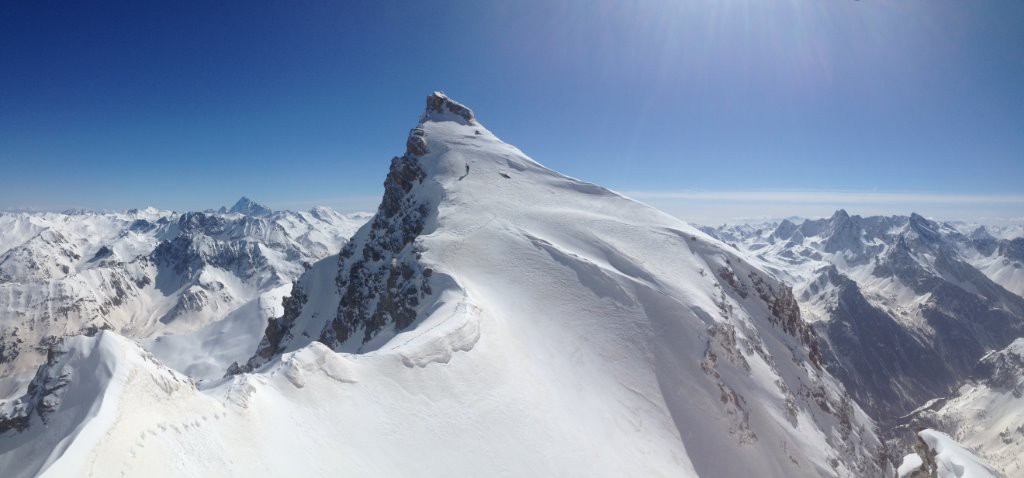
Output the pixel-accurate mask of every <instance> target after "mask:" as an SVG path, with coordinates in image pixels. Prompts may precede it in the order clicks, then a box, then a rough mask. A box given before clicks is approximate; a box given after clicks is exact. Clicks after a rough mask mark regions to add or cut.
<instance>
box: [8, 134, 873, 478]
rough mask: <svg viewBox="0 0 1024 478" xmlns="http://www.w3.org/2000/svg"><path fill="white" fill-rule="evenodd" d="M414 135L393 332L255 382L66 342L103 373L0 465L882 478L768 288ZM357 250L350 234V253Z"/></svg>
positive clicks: (487, 147)
mask: <svg viewBox="0 0 1024 478" xmlns="http://www.w3.org/2000/svg"><path fill="white" fill-rule="evenodd" d="M422 127H423V128H424V130H425V136H426V139H427V146H428V150H429V154H427V155H425V156H423V157H422V158H420V159H419V161H421V164H422V166H423V168H424V169H425V170H426V172H427V177H426V179H425V181H424V182H423V183H421V184H418V185H416V186H414V189H415V191H414V194H417V195H419V197H420V198H424V199H429V200H430V202H431V204H433V206H434V207H436V216H432V217H433V218H434V219H433V220H432V221H431V223H429V224H427V225H426V228H425V230H424V232H423V235H422V236H421V237H420V238H419V239H418V240H417V244H418V245H419V246H420V247H421V248H422V250H423V253H422V258H421V261H422V263H423V264H425V265H427V266H429V267H431V268H432V269H433V271H434V274H433V279H432V281H433V284H434V285H435V286H436V288H435V291H434V294H433V295H432V296H431V302H430V303H429V304H427V305H426V306H425V308H424V309H423V312H422V313H421V316H420V317H419V318H418V320H417V322H416V323H415V326H414V327H413V328H412V329H411V330H408V331H405V332H402V333H399V334H397V335H395V336H393V337H392V338H391V339H390V340H388V341H387V342H386V343H383V344H381V346H380V347H377V348H376V349H375V350H373V351H371V352H368V353H363V354H350V353H337V352H334V351H332V350H330V349H328V348H327V347H326V346H324V345H322V344H320V343H318V342H314V341H313V340H314V339H315V338H316V336H315V335H313V336H311V337H308V338H307V340H306V341H305V342H306V343H308V345H305V346H303V347H301V348H297V349H295V350H291V351H288V352H287V353H285V354H283V355H282V356H280V357H279V358H277V359H275V360H273V361H271V362H270V363H269V364H267V365H266V366H265V367H262V368H261V369H259V370H257V371H256V372H254V373H250V374H243V375H238V376H233V377H230V378H226V379H223V380H221V381H219V382H216V383H206V384H204V385H202V386H201V387H196V386H195V385H194V383H193V381H192V380H185V379H184V378H183V377H184V376H183V375H181V374H180V373H178V372H172V371H171V370H170V369H167V368H164V367H162V366H161V365H160V363H159V362H158V361H156V360H155V359H152V358H150V357H149V356H148V355H147V354H146V353H144V352H142V351H141V349H139V348H138V347H137V346H136V345H135V344H134V343H132V342H131V341H130V340H127V339H124V338H122V337H119V336H117V335H116V334H114V333H110V332H104V333H101V334H100V335H99V336H97V337H96V338H79V339H75V340H74V341H72V342H71V343H69V344H68V345H67V347H68V348H69V349H70V350H73V351H74V350H79V349H83V348H84V349H90V348H93V349H95V348H100V349H101V350H102V351H103V353H104V355H103V357H104V359H103V360H104V363H109V364H110V365H109V367H110V368H111V369H112V370H114V372H113V373H112V377H113V378H111V379H109V380H90V381H89V382H87V383H84V382H82V381H73V383H72V385H71V386H70V387H69V389H68V391H67V393H66V394H65V397H66V398H65V400H64V401H63V402H62V403H61V405H60V407H59V409H58V410H57V411H56V412H55V413H54V414H53V415H52V417H65V416H67V417H73V418H67V419H64V418H61V419H60V420H61V423H66V424H65V425H60V426H58V425H54V424H53V423H54V422H56V421H57V418H53V420H54V421H53V422H51V424H50V425H48V426H46V427H43V426H42V424H41V423H39V422H38V420H35V421H34V422H33V424H32V426H31V427H30V428H29V429H28V431H27V432H25V433H24V434H21V435H19V434H12V433H8V434H6V435H4V436H3V438H2V442H0V443H2V447H3V448H2V450H0V468H2V469H4V470H5V471H6V473H8V474H9V475H10V476H15V477H19V476H31V475H32V473H33V472H34V471H35V470H37V469H40V467H45V473H44V476H87V475H89V474H90V473H93V474H96V475H97V476H99V475H103V476H145V477H155V476H339V475H354V476H614V477H620V476H642V477H648V476H672V477H678V476H709V477H710V476H722V477H731V476H765V477H799V476H807V477H817V476H850V477H853V476H857V477H859V476H881V473H883V471H882V470H881V469H879V468H878V464H877V463H876V458H877V452H878V449H877V447H878V444H879V442H878V439H877V437H875V435H874V432H873V430H874V426H873V423H872V422H871V421H870V420H869V419H868V418H867V417H866V415H864V413H863V412H862V411H861V410H860V409H859V408H858V407H857V406H856V405H855V404H852V403H851V402H850V401H849V399H848V398H847V397H845V396H844V393H843V391H842V389H841V387H840V386H839V385H838V383H837V382H836V381H835V380H834V379H833V378H832V377H831V376H829V375H827V374H826V373H825V372H823V371H822V370H820V369H818V368H817V367H816V366H815V365H814V364H813V363H812V362H811V360H809V359H808V355H807V349H806V347H805V346H804V345H803V344H802V343H801V341H800V340H799V339H798V338H795V337H794V336H792V335H790V334H788V333H787V332H786V331H784V330H783V329H782V326H781V325H779V324H778V323H776V322H773V317H774V315H773V312H772V311H771V310H769V306H768V304H767V303H766V301H765V299H764V298H762V297H761V295H760V293H759V292H758V290H757V289H756V288H755V287H761V288H768V289H770V294H769V295H770V296H771V297H772V300H774V298H776V297H783V296H784V292H783V291H784V287H783V286H782V285H781V283H779V282H778V281H776V280H775V279H773V278H771V277H769V276H768V275H766V274H765V273H763V272H761V271H760V270H759V269H758V268H757V267H755V266H752V265H750V264H749V263H747V262H745V261H744V260H743V259H741V258H740V257H739V256H738V255H737V254H735V253H733V252H730V251H729V250H728V247H727V246H725V245H724V244H722V243H721V242H719V241H717V240H715V239H712V238H710V237H708V236H706V235H705V234H703V233H701V232H700V231H698V230H696V229H695V228H693V227H691V226H689V225H687V224H685V223H682V222H680V221H678V220H677V219H674V218H672V217H670V216H668V215H666V214H662V213H660V212H658V211H656V210H653V209H651V208H649V207H647V206H644V205H641V204H639V203H636V202H633V201H631V200H629V199H626V198H624V197H622V196H620V195H618V194H616V193H614V192H611V191H608V190H606V189H603V188H601V187H598V186H595V185H592V184H588V183H584V182H581V181H577V180H574V179H571V178H567V177H564V176H562V175H559V174H557V173H554V172H552V171H550V170H547V169H545V168H543V167H542V166H540V165H538V164H537V163H535V162H533V161H532V160H531V159H529V158H527V157H526V156H525V155H523V153H521V152H520V151H519V150H517V149H516V148H514V147H512V146H510V145H507V144H505V143H503V142H501V141H500V140H499V139H498V138H496V137H495V136H494V135H492V134H491V133H490V132H489V131H487V130H486V129H484V128H483V127H482V126H480V125H478V124H476V123H475V122H474V123H467V122H464V121H459V120H458V119H456V118H453V117H450V116H447V115H439V116H435V117H428V118H427V121H426V122H425V123H424V124H423V125H422ZM365 237H366V228H365V227H364V229H363V230H362V231H360V232H359V233H357V234H356V235H355V236H354V238H353V241H359V240H364V239H365ZM332 264H333V265H334V266H335V267H336V264H337V262H333V259H331V258H328V259H325V260H323V261H321V262H319V263H317V264H315V265H314V266H313V268H312V269H311V270H310V271H309V272H308V273H307V275H306V277H305V278H304V279H303V283H305V284H311V283H316V284H319V287H320V288H321V289H320V290H319V291H312V290H309V289H307V290H306V292H307V294H309V296H310V298H309V302H308V303H307V305H306V310H311V311H315V312H316V313H315V314H313V313H310V314H309V316H307V317H304V320H306V321H307V322H308V323H306V324H304V325H308V326H309V329H308V330H311V331H318V330H319V329H318V327H317V326H318V325H319V326H322V325H323V324H324V323H326V321H329V320H330V319H331V316H330V314H332V313H333V312H334V311H336V308H337V297H336V294H337V292H336V288H335V286H334V277H333V276H332V273H331V271H332V269H331V268H332ZM335 270H336V269H335ZM730 274H731V276H732V279H731V280H728V281H727V280H726V279H725V277H728V276H729V275H730ZM314 279H315V280H314ZM730 281H731V282H732V283H731V284H730ZM755 283H757V284H760V285H759V286H755ZM772 294H775V295H772ZM255 307H260V308H262V307H263V305H256V306H255ZM314 322H316V323H314ZM302 325H303V324H300V328H299V329H296V330H303V329H302V328H301V327H302ZM232 327H234V326H232ZM238 327H242V328H245V327H248V326H246V325H244V324H239V325H238ZM203 330H205V332H197V333H198V334H199V338H198V339H197V341H196V342H194V343H206V341H207V340H208V338H209V337H221V338H220V339H217V340H214V342H213V343H216V342H218V341H219V340H225V342H224V345H225V346H229V345H228V342H227V341H226V338H225V337H226V335H225V334H224V333H222V332H223V330H214V329H203ZM225 330H230V329H225ZM97 344H98V345H97ZM150 346H151V347H152V345H150ZM154 350H157V351H158V353H159V348H156V349H154ZM182 350H183V352H182V353H190V352H189V351H190V350H192V349H191V348H190V347H183V348H182ZM76 354H77V352H72V353H71V354H69V356H71V357H77V355H76ZM67 360H68V366H69V367H70V368H71V369H72V370H76V369H77V368H79V367H86V366H90V365H88V364H85V363H84V362H82V361H81V359H75V358H69V359H67ZM169 362H173V359H171V360H169ZM203 374H204V375H205V374H206V372H205V371H204V372H203ZM72 398H73V399H72ZM58 444H60V446H59V447H58ZM54 449H57V450H62V451H63V453H60V452H56V453H52V454H50V453H49V450H54ZM886 472H887V473H891V472H892V470H891V469H890V470H887V471H886Z"/></svg>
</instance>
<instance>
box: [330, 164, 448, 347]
mask: <svg viewBox="0 0 1024 478" xmlns="http://www.w3.org/2000/svg"><path fill="white" fill-rule="evenodd" d="M425 177H426V173H425V172H424V171H423V168H422V167H420V164H419V162H417V161H416V160H415V159H414V158H412V157H410V156H409V155H406V156H402V157H400V158H395V159H393V160H392V161H391V170H390V171H389V173H388V177H387V179H386V180H385V181H384V199H383V200H382V201H381V205H380V207H379V208H378V211H377V214H376V215H375V216H374V218H373V219H372V220H371V221H370V224H369V225H368V226H366V227H368V228H369V231H368V235H367V237H366V240H365V241H364V242H362V243H360V244H357V243H355V242H350V243H349V244H346V246H345V248H344V249H343V250H342V252H341V254H340V256H339V275H338V278H337V284H338V290H339V293H340V296H341V301H340V303H339V306H338V315H337V317H335V318H334V320H332V321H331V322H330V323H329V324H328V325H327V326H326V327H325V328H324V330H323V332H322V333H321V335H320V339H319V340H320V341H321V342H324V343H325V344H327V345H328V346H331V347H334V348H336V347H338V346H340V345H341V344H342V343H344V342H345V341H346V340H348V338H349V337H351V335H352V334H353V333H355V332H356V331H357V330H360V329H362V331H363V337H362V342H363V343H365V342H367V341H369V340H370V339H371V338H372V337H373V336H374V335H376V334H377V333H378V332H380V331H381V330H382V329H383V328H384V327H385V326H387V325H390V324H394V326H395V329H396V330H399V331H400V330H403V329H405V328H406V327H408V326H409V325H411V324H412V322H413V321H414V320H415V319H416V314H417V311H418V308H419V305H420V302H421V300H422V299H423V298H424V297H425V296H427V295H429V294H430V293H431V289H430V286H429V284H427V279H426V277H427V274H424V273H423V271H422V267H421V266H420V264H419V263H418V262H417V260H416V254H415V251H413V242H414V240H415V239H416V237H417V236H418V235H419V234H420V233H421V232H422V230H423V224H424V221H425V220H426V217H427V215H428V214H429V213H430V208H429V207H428V206H427V204H426V203H425V202H423V201H422V200H420V199H419V198H418V197H417V195H416V194H415V193H414V189H413V188H414V186H415V185H417V184H420V183H422V182H423V180H424V178H425ZM357 249H361V250H360V251H359V252H360V254H358V255H357V254H356V250H357Z"/></svg>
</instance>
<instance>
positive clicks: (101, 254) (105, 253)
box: [89, 246, 114, 262]
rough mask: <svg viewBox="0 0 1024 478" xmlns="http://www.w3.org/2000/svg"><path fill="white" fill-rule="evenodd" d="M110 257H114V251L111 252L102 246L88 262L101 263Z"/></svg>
mask: <svg viewBox="0 0 1024 478" xmlns="http://www.w3.org/2000/svg"><path fill="white" fill-rule="evenodd" d="M112 255H114V251H112V250H111V249H110V248H109V247H107V246H102V247H100V249H99V250H98V251H96V254H95V255H94V256H92V259H89V262H96V261H101V260H103V259H106V258H108V257H110V256H112Z"/></svg>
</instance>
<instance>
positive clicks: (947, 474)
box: [897, 429, 1000, 478]
mask: <svg viewBox="0 0 1024 478" xmlns="http://www.w3.org/2000/svg"><path fill="white" fill-rule="evenodd" d="M917 435H918V438H919V441H918V444H917V446H915V447H914V448H915V453H912V454H910V455H907V456H906V457H904V458H903V463H902V464H901V465H900V467H899V469H898V470H897V476H898V478H929V477H934V478H998V477H999V476H1000V475H999V474H998V473H997V472H996V471H995V470H994V469H993V468H992V467H991V466H989V465H988V464H986V463H985V462H984V461H982V460H981V459H980V458H978V457H977V456H976V455H975V454H974V453H972V452H971V451H970V450H968V449H967V448H965V447H964V446H963V445H961V444H959V443H957V442H956V440H953V439H952V438H950V436H949V435H946V434H945V433H942V432H938V431H935V430H931V429H926V430H922V431H920V432H919V433H918V434H917Z"/></svg>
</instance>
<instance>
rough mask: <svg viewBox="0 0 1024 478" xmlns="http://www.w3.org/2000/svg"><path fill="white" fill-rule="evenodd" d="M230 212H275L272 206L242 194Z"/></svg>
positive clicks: (261, 213)
mask: <svg viewBox="0 0 1024 478" xmlns="http://www.w3.org/2000/svg"><path fill="white" fill-rule="evenodd" d="M228 212H229V213H237V214H245V215H247V216H269V215H271V214H273V213H274V211H273V210H271V209H270V208H268V207H266V206H264V205H262V204H260V203H258V202H256V201H253V200H252V199H249V198H247V197H245V196H242V197H241V199H239V200H238V201H237V202H235V205H234V206H231V209H229V210H228Z"/></svg>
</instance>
